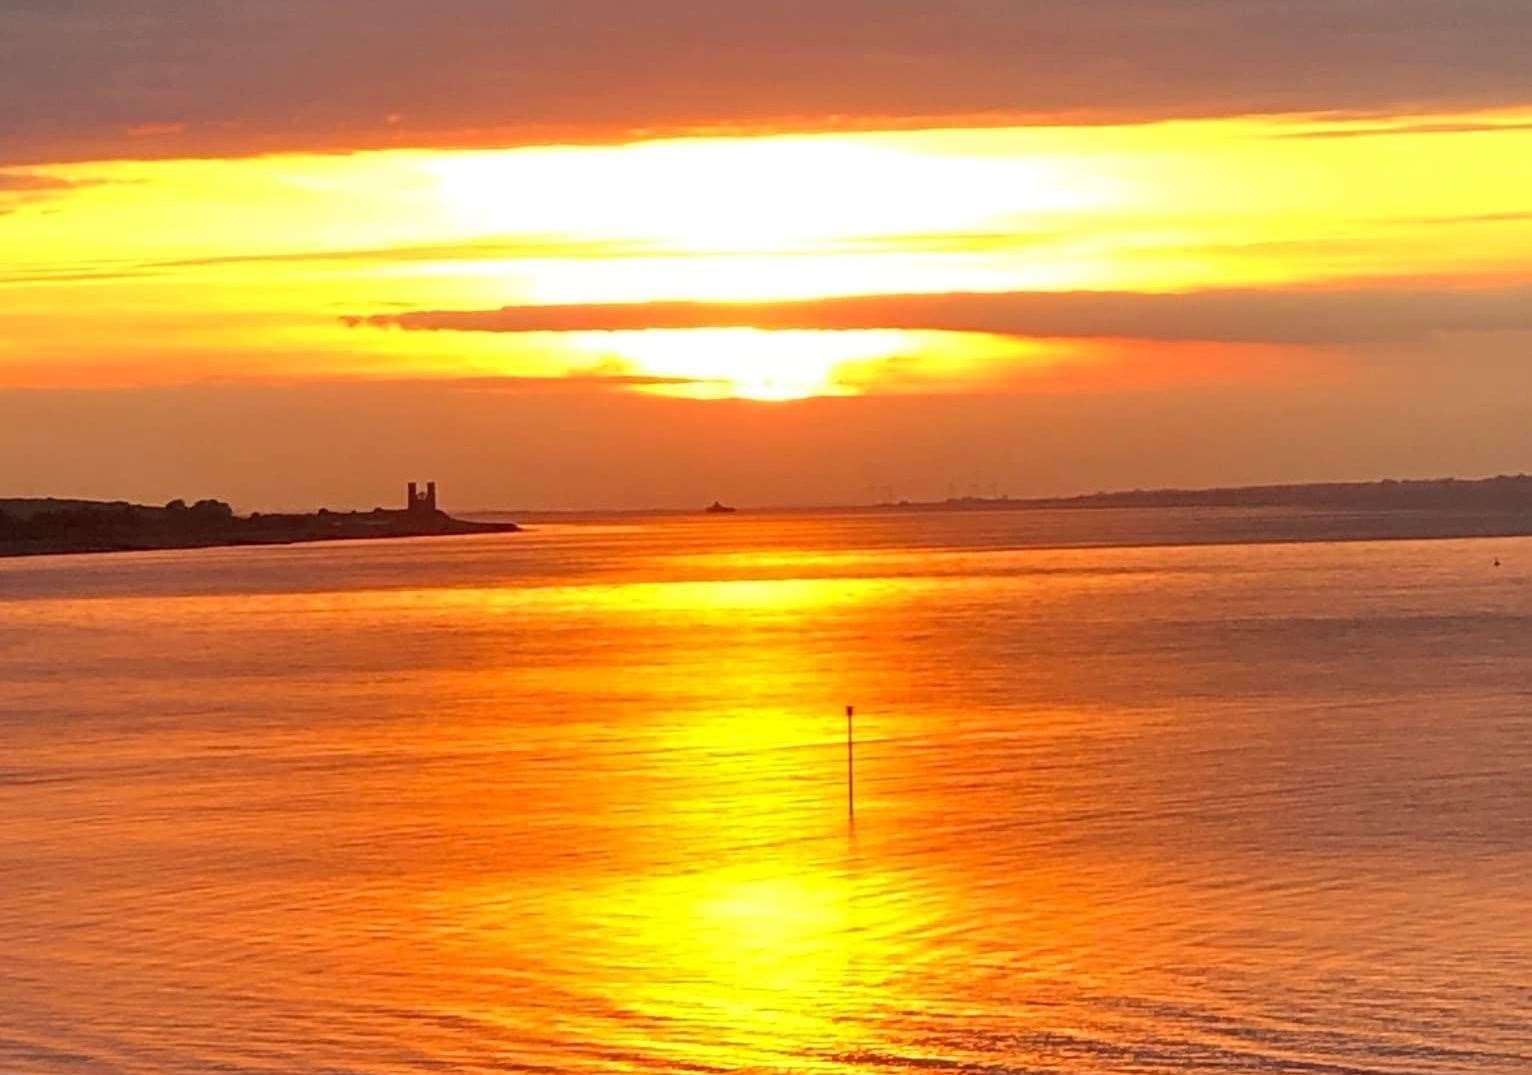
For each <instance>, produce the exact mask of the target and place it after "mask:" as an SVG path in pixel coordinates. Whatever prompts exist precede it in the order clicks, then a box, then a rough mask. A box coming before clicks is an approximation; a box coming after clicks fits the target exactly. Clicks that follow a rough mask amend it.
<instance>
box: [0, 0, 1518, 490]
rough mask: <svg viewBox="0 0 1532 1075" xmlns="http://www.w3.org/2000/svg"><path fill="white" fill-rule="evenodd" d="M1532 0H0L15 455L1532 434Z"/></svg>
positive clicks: (298, 470) (918, 469) (202, 474)
mask: <svg viewBox="0 0 1532 1075" xmlns="http://www.w3.org/2000/svg"><path fill="white" fill-rule="evenodd" d="M1529 41H1532V5H1529V4H1527V3H1526V2H1525V0H1284V2H1273V0H1092V2H1091V3H1088V4H1062V3H1031V2H1025V0H945V2H943V3H939V4H938V3H932V2H918V3H917V2H909V0H877V2H873V0H817V2H815V3H812V4H809V3H798V2H782V3H774V4H745V3H717V4H696V3H682V2H679V0H659V2H642V3H638V2H633V0H560V2H557V3H555V2H551V0H517V2H508V0H507V2H490V0H438V2H436V3H431V4H422V3H416V2H403V0H371V2H368V3H360V2H327V3H314V2H312V0H269V2H263V3H255V2H239V0H225V2H216V3H215V2H207V3H198V4H189V3H185V2H184V0H139V2H136V3H133V4H122V3H116V2H109V0H99V2H98V0H9V2H7V3H6V4H4V5H3V7H0V101H3V102H5V108H4V109H3V111H0V495H46V494H56V495H74V496H93V497H105V498H117V497H125V498H131V499H146V500H152V501H162V500H165V499H168V498H170V497H172V496H185V497H200V496H221V497H223V498H226V499H229V500H232V501H233V502H235V504H236V505H237V506H238V507H240V508H243V509H263V508H273V507H312V506H317V505H318V504H327V505H329V506H331V507H351V506H356V507H371V506H372V505H374V504H378V503H386V504H391V503H393V502H394V501H395V500H397V499H398V497H399V496H400V495H401V494H400V488H401V487H402V483H403V482H404V481H405V480H406V479H413V478H420V479H425V478H434V479H436V480H437V481H439V482H440V483H441V484H442V488H443V498H444V502H445V506H447V507H449V508H459V509H468V508H476V507H495V506H503V507H507V508H534V507H547V508H573V507H587V506H613V507H639V506H667V505H669V506H689V505H695V504H699V503H706V502H707V501H710V500H712V499H714V498H715V497H717V498H722V499H725V500H729V501H732V502H737V503H741V504H747V505H753V504H793V503H800V504H814V503H830V502H856V501H867V500H874V499H882V498H883V497H885V496H888V495H893V496H896V497H910V498H940V497H944V496H947V495H951V494H967V493H982V494H993V493H1010V494H1012V495H1032V494H1054V493H1067V492H1079V491H1089V490H1092V489H1097V488H1121V487H1135V486H1157V485H1212V484H1243V483H1258V482H1269V481H1291V480H1328V479H1360V478H1373V477H1383V476H1395V477H1418V476H1435V475H1442V474H1453V473H1455V474H1460V475H1465V476H1466V475H1480V474H1491V473H1498V472H1514V471H1521V470H1532V421H1529V418H1532V63H1529V62H1528V59H1527V47H1528V42H1529Z"/></svg>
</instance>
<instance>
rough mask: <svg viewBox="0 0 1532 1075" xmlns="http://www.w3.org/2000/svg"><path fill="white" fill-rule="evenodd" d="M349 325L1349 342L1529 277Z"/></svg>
mask: <svg viewBox="0 0 1532 1075" xmlns="http://www.w3.org/2000/svg"><path fill="white" fill-rule="evenodd" d="M343 320H344V321H345V323H346V324H348V325H351V326H353V327H359V326H373V327H381V328H401V329H406V330H416V331H455V332H520V333H527V332H615V331H642V330H651V329H703V328H760V329H779V330H780V329H831V330H857V329H903V330H926V331H942V332H970V333H987V334H992V335H1001V336H1031V337H1086V338H1106V337H1116V338H1127V339H1151V340H1207V341H1215V342H1228V343H1288V344H1312V345H1323V344H1348V343H1367V342H1383V341H1390V340H1405V339H1415V338H1420V337H1426V336H1431V335H1434V334H1438V333H1444V332H1493V331H1532V286H1519V287H1509V288H1498V289H1490V290H1445V289H1444V290H1434V291H1420V290H1387V289H1367V290H1332V291H1320V290H1291V291H1280V290H1224V291H1200V292H1193V293H1190V294H1146V293H1139V292H1094V291H1075V292H1002V293H995V294H990V293H959V294H933V295H867V296H854V297H848V298H828V299H809V300H802V301H792V302H765V303H711V302H654V303H616V304H605V305H599V304H598V305H576V306H507V307H504V308H502V309H499V310H423V311H416V312H410V313H401V314H378V315H373V316H351V317H346V318H344V319H343Z"/></svg>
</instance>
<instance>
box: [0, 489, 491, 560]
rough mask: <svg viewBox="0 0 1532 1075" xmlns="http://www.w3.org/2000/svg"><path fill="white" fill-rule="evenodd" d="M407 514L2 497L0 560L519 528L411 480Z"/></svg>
mask: <svg viewBox="0 0 1532 1075" xmlns="http://www.w3.org/2000/svg"><path fill="white" fill-rule="evenodd" d="M406 496H407V499H406V500H405V506H404V508H403V509H387V508H374V509H373V510H372V511H351V512H337V511H328V510H326V509H324V508H321V509H320V510H318V511H316V512H312V513H308V514H261V513H260V512H254V513H251V514H250V515H236V514H234V509H232V508H231V507H229V505H228V504H225V503H224V502H223V501H221V500H199V501H197V502H196V503H195V504H191V505H188V504H186V502H185V501H182V500H172V501H171V502H170V503H168V504H166V505H165V506H164V507H159V508H156V507H150V506H148V505H144V504H130V503H128V502H126V501H101V500H58V499H54V498H47V499H31V500H28V499H10V500H6V499H0V556H36V555H44V554H49V553H76V552H127V551H133V550H140V551H142V550H149V549H195V548H206V547H209V546H215V545H290V544H295V543H298V542H307V541H350V540H356V539H361V538H409V537H431V536H440V535H449V534H500V533H511V532H514V531H517V530H520V529H521V528H520V527H519V526H517V525H516V524H515V523H476V522H467V521H465V520H462V519H454V518H453V517H452V516H450V515H448V514H447V513H446V512H444V511H442V510H441V509H440V508H438V507H437V506H436V483H435V482H428V483H426V487H425V490H424V491H421V489H420V488H419V486H418V485H417V484H416V483H415V482H410V484H409V489H408V492H407V494H406Z"/></svg>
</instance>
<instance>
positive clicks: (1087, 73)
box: [0, 0, 1532, 163]
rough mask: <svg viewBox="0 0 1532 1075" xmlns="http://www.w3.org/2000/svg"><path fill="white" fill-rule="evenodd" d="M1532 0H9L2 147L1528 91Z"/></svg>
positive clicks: (1162, 109) (1296, 106) (170, 147)
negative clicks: (704, 1)
mask: <svg viewBox="0 0 1532 1075" xmlns="http://www.w3.org/2000/svg"><path fill="white" fill-rule="evenodd" d="M1529 38H1532V5H1529V4H1527V3H1526V0H1283V2H1282V3H1274V2H1272V0H1091V2H1089V3H1040V2H1021V0H778V2H775V3H770V4H766V3H711V4H701V3H697V2H696V0H645V2H644V3H635V2H634V0H516V2H515V3H509V2H507V0H438V2H436V3H431V4H422V3H420V2H419V0H326V2H324V3H316V2H314V0H227V2H222V3H216V4H214V3H187V2H186V0H136V2H135V3H132V4H125V3H122V2H120V0H10V2H8V3H6V4H4V5H0V101H4V102H5V105H6V107H5V108H4V110H3V113H0V146H3V147H4V148H5V153H6V157H7V160H9V161H11V162H13V163H14V162H19V161H34V162H35V161H62V160H87V159H93V158H110V157H174V156H225V155H240V154H251V153H261V152H273V151H280V150H294V149H312V150H335V149H358V148H367V147H387V146H421V145H435V146H444V145H488V144H495V145H515V144H531V143H537V142H549V141H555V140H569V139H574V140H620V139H625V138H635V137H643V136H653V135H655V134H673V133H678V132H682V131H687V130H693V129H697V128H705V129H710V130H712V129H719V128H725V129H728V128H736V129H739V128H743V129H751V130H758V129H761V128H763V127H765V128H771V127H790V128H794V129H832V128H840V127H857V128H864V129H865V128H872V127H907V126H922V125H924V126H934V125H962V124H966V123H971V124H975V125H978V124H984V123H989V124H994V123H998V122H1015V121H1019V120H1029V121H1039V120H1043V121H1058V122H1086V123H1092V122H1109V121H1110V122H1115V121H1119V120H1135V119H1147V118H1163V117H1177V116H1179V117H1186V116H1223V115H1245V114H1252V113H1278V112H1328V113H1349V114H1360V115H1380V114H1403V113H1416V114H1419V113H1422V112H1424V111H1429V110H1431V109H1438V110H1440V109H1443V108H1480V107H1493V106H1506V105H1517V104H1524V103H1528V102H1532V64H1528V63H1527V57H1526V42H1527V40H1528V39H1529Z"/></svg>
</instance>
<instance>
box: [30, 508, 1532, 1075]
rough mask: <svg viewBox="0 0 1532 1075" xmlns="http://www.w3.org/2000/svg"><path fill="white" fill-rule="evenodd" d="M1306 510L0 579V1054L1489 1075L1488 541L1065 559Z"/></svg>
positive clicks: (1499, 604)
mask: <svg viewBox="0 0 1532 1075" xmlns="http://www.w3.org/2000/svg"><path fill="white" fill-rule="evenodd" d="M1350 525H1352V523H1350V522H1347V521H1345V520H1342V521H1341V522H1339V523H1337V521H1336V519H1335V518H1334V517H1324V518H1320V517H1300V516H1280V517H1279V516H1276V515H1262V514H1260V513H1224V514H1220V513H1201V514H1197V513H1190V514H1187V513H1183V514H1181V515H1176V514H1174V513H1163V512H1160V513H1157V512H1137V513H1133V512H1077V513H1018V512H1011V513H973V514H963V515H957V514H950V515H948V514H940V515H938V514H933V515H894V514H888V515H840V516H836V515H778V516H758V517H757V516H748V515H740V516H733V517H727V518H703V517H697V518H668V519H663V518H661V519H638V518H632V519H607V520H593V521H586V522H581V523H547V524H540V525H539V526H538V527H537V528H536V529H534V530H530V531H529V532H527V533H524V534H519V535H496V536H491V537H483V538H462V539H440V540H421V541H407V542H374V543H355V544H337V545H330V546H301V547H292V548H276V549H256V550H249V549H246V550H203V551H191V552H171V553H154V554H128V555H119V556H98V557H50V558H41V559H36V560H28V561H9V562H5V563H0V746H3V750H0V1071H4V1072H6V1073H18V1075H31V1073H39V1072H49V1073H56V1072H92V1073H94V1072H124V1073H161V1072H165V1073H175V1075H182V1073H185V1075H202V1073H208V1072H221V1073H246V1072H261V1073H296V1072H323V1073H359V1075H360V1073H367V1075H391V1073H404V1072H502V1071H547V1072H572V1073H578V1072H710V1071H753V1072H903V1071H953V1072H982V1073H997V1072H1082V1073H1083V1072H1091V1073H1095V1072H1183V1071H1205V1072H1225V1071H1228V1072H1235V1071H1238V1072H1265V1073H1286V1072H1294V1073H1298V1072H1302V1073H1351V1072H1354V1073H1432V1075H1435V1073H1448V1072H1453V1073H1457V1072H1465V1073H1466V1072H1474V1073H1479V1072H1488V1073H1506V1075H1510V1073H1525V1072H1527V1071H1529V1070H1532V1028H1529V1021H1532V715H1529V714H1532V539H1523V538H1490V539H1482V540H1449V541H1413V540H1406V541H1380V542H1350V543H1322V542H1316V543H1304V544H1264V545H1258V544H1199V545H1158V546H1154V545H1140V544H1135V545H1134V547H1088V546H1102V545H1110V544H1111V543H1112V542H1114V541H1127V542H1130V543H1138V542H1160V541H1176V540H1196V541H1202V542H1206V541H1217V540H1220V539H1221V538H1222V539H1228V540H1240V539H1245V538H1249V537H1251V536H1260V535H1261V534H1263V533H1267V534H1272V535H1277V536H1296V535H1302V534H1308V535H1310V536H1322V535H1326V534H1331V533H1334V532H1337V528H1339V530H1340V531H1344V530H1345V529H1346V527H1347V526H1350ZM1385 529H1386V528H1385ZM1408 532H1413V531H1408ZM1044 546H1049V547H1044ZM1061 546H1076V547H1061ZM1497 558H1498V559H1499V560H1500V561H1501V566H1499V567H1496V566H1495V564H1494V561H1495V560H1496V559H1497ZM848 703H854V704H855V705H856V707H857V718H856V719H857V737H858V746H857V756H856V759H857V774H856V776H857V783H856V787H857V804H856V805H857V811H856V819H855V824H854V826H852V825H851V824H849V823H848V819H847V810H846V773H845V761H846V759H845V743H844V734H845V719H844V716H843V707H844V706H845V705H846V704H848Z"/></svg>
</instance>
